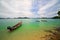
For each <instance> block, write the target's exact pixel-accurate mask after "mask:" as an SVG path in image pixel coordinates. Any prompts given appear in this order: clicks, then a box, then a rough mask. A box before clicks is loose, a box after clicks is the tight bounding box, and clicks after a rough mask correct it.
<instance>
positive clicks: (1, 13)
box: [0, 0, 60, 18]
mask: <svg viewBox="0 0 60 40" xmlns="http://www.w3.org/2000/svg"><path fill="white" fill-rule="evenodd" d="M59 10H60V0H0V17H11V18H13V17H53V16H57V12H58V11H59Z"/></svg>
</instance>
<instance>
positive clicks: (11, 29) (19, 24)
mask: <svg viewBox="0 0 60 40" xmlns="http://www.w3.org/2000/svg"><path fill="white" fill-rule="evenodd" d="M21 25H22V22H19V23H17V24H16V25H14V26H13V27H10V26H8V27H7V29H8V30H9V31H13V30H15V29H17V28H18V27H20V26H21Z"/></svg>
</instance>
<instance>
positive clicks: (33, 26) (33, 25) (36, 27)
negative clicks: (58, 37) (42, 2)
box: [0, 19, 60, 40]
mask: <svg viewBox="0 0 60 40" xmlns="http://www.w3.org/2000/svg"><path fill="white" fill-rule="evenodd" d="M37 20H38V21H40V22H36V21H37ZM41 20H46V21H47V22H43V21H41ZM20 21H22V26H21V27H19V28H18V29H16V30H15V31H13V32H12V33H10V32H8V30H7V27H8V26H14V25H15V24H17V23H18V22H20ZM59 26H60V19H0V40H18V39H21V40H23V38H25V36H27V37H29V36H28V35H31V34H32V33H33V31H40V30H45V29H52V28H54V27H59ZM26 40H28V39H26Z"/></svg>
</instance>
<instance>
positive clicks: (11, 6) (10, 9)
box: [1, 0, 34, 17]
mask: <svg viewBox="0 0 60 40" xmlns="http://www.w3.org/2000/svg"><path fill="white" fill-rule="evenodd" d="M31 4H32V3H31V0H11V1H10V2H9V1H4V0H2V1H1V5H2V6H3V7H4V8H5V10H6V9H7V12H4V11H3V10H2V13H3V14H2V13H1V14H2V15H3V16H4V15H5V14H6V15H5V16H7V17H8V16H9V17H19V16H22V17H24V16H26V17H33V16H34V14H33V13H32V12H30V8H31ZM3 7H2V8H3Z"/></svg>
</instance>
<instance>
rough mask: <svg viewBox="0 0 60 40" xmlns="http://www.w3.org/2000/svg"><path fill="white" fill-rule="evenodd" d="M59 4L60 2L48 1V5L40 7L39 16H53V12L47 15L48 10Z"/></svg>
mask: <svg viewBox="0 0 60 40" xmlns="http://www.w3.org/2000/svg"><path fill="white" fill-rule="evenodd" d="M57 2H58V0H51V1H48V3H46V4H45V5H43V6H40V8H39V11H38V14H39V15H40V17H45V16H46V15H48V14H49V15H52V14H53V13H52V12H51V13H47V11H48V10H47V9H49V8H52V7H53V6H54V5H55V4H56V3H57ZM49 15H48V16H49ZM48 16H47V17H48ZM52 16H53V15H52Z"/></svg>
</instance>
